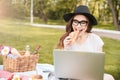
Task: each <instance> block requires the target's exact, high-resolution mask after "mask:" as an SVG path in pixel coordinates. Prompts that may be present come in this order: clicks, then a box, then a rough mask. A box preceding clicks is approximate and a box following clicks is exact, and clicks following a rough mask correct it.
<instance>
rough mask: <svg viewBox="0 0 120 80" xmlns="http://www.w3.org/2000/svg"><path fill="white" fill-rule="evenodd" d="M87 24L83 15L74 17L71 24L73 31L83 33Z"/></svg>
mask: <svg viewBox="0 0 120 80" xmlns="http://www.w3.org/2000/svg"><path fill="white" fill-rule="evenodd" d="M88 23H89V22H88V19H87V18H86V17H85V16H84V15H76V16H75V17H74V18H73V22H72V27H73V30H74V31H80V32H81V31H82V32H85V31H86V30H87V27H88Z"/></svg>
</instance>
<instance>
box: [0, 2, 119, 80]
mask: <svg viewBox="0 0 120 80" xmlns="http://www.w3.org/2000/svg"><path fill="white" fill-rule="evenodd" d="M79 5H87V6H88V7H89V9H90V12H91V14H93V15H94V16H95V17H96V18H97V20H98V23H99V24H98V25H96V26H94V28H98V29H105V30H112V31H117V32H119V31H120V0H0V45H5V46H12V47H15V48H16V49H17V50H19V51H22V50H25V46H26V45H29V46H30V51H31V52H32V51H34V50H35V48H36V46H38V45H41V48H40V50H39V61H38V62H39V63H49V64H53V54H52V52H53V49H54V47H55V45H56V44H57V42H58V40H59V38H60V37H61V35H62V34H63V33H64V31H65V30H61V29H54V28H46V27H44V26H39V27H36V26H32V25H31V24H45V25H58V26H59V25H62V26H63V27H65V25H66V23H65V21H64V20H63V17H62V16H63V15H64V14H66V13H69V12H73V9H74V8H75V7H76V6H79ZM111 36H112V35H111ZM101 38H102V39H103V41H104V43H105V45H104V52H105V53H106V58H105V73H109V74H112V75H113V76H114V78H115V80H120V40H116V39H111V38H107V37H101ZM119 38H120V37H119ZM2 62H3V61H2V57H1V56H0V64H2Z"/></svg>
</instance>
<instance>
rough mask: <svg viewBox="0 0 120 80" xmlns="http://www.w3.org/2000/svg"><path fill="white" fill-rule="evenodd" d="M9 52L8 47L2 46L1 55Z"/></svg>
mask: <svg viewBox="0 0 120 80" xmlns="http://www.w3.org/2000/svg"><path fill="white" fill-rule="evenodd" d="M9 52H10V47H8V46H4V48H3V49H2V50H1V54H2V55H7V54H8V53H9Z"/></svg>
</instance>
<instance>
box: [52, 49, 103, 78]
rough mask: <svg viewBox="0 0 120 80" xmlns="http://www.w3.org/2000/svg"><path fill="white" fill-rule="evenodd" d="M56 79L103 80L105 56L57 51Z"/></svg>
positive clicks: (55, 63) (55, 57)
mask: <svg viewBox="0 0 120 80" xmlns="http://www.w3.org/2000/svg"><path fill="white" fill-rule="evenodd" d="M53 54H54V66H55V77H56V78H62V79H63V80H64V79H72V80H103V73H104V60H105V54H104V53H102V52H100V53H99V52H80V51H65V50H59V49H55V50H53Z"/></svg>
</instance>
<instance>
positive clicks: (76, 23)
mask: <svg viewBox="0 0 120 80" xmlns="http://www.w3.org/2000/svg"><path fill="white" fill-rule="evenodd" d="M72 24H73V25H75V26H78V24H80V26H81V27H84V26H87V25H88V21H86V20H82V21H78V20H76V19H73V22H72Z"/></svg>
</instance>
